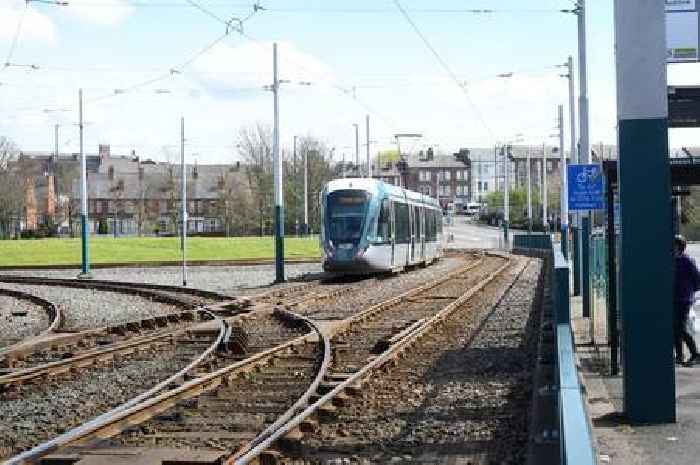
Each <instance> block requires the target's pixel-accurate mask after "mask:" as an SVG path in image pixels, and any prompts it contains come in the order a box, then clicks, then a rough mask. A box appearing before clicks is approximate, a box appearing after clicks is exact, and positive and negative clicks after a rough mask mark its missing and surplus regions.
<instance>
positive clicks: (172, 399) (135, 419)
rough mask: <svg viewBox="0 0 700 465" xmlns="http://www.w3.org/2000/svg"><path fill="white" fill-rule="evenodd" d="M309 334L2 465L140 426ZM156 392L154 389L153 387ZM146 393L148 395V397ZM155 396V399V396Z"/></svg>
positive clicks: (105, 416)
mask: <svg viewBox="0 0 700 465" xmlns="http://www.w3.org/2000/svg"><path fill="white" fill-rule="evenodd" d="M310 340H311V334H307V335H304V336H300V337H297V338H295V339H292V340H291V341H288V342H286V343H284V344H281V345H279V346H276V347H273V348H271V349H268V350H266V351H263V352H260V353H257V354H255V355H252V356H250V357H248V358H246V359H245V360H241V361H239V362H236V363H234V364H231V365H229V366H226V367H223V368H220V369H219V370H216V371H214V372H212V373H208V374H206V375H203V376H201V377H199V378H195V379H193V380H190V381H188V382H185V383H184V384H182V385H180V386H178V387H177V388H175V389H171V390H169V391H165V392H162V393H160V394H158V393H157V392H153V390H150V391H149V392H147V393H143V394H141V395H140V396H139V397H138V398H137V399H138V402H135V401H134V400H131V401H129V402H128V403H126V404H123V405H121V406H119V407H117V408H115V409H113V410H111V411H109V412H106V413H104V414H102V415H100V416H99V417H96V418H94V419H92V420H90V421H89V422H87V423H85V424H83V425H81V426H78V427H76V428H73V429H72V430H69V431H67V432H66V433H63V434H61V435H60V436H58V437H56V438H53V439H51V440H49V441H47V442H44V443H42V444H39V445H37V446H35V447H34V448H32V449H30V450H28V451H25V452H22V453H21V454H18V455H16V456H15V457H12V458H11V459H10V460H8V461H7V462H5V464H4V465H23V464H28V463H35V462H36V461H38V460H39V459H41V458H42V457H44V456H46V455H48V454H50V453H52V452H55V451H57V450H58V449H60V448H63V447H67V446H69V445H73V444H80V443H84V442H87V441H89V440H90V439H92V438H107V437H111V436H114V435H116V434H119V433H120V432H121V431H122V430H123V429H124V428H128V427H131V426H133V425H135V424H139V423H143V422H144V421H147V420H148V419H150V418H152V417H153V416H154V415H157V414H158V413H160V412H163V411H165V410H167V409H169V408H171V407H173V406H175V405H176V404H177V403H178V402H180V401H182V400H186V399H190V398H192V397H196V396H198V395H200V394H202V393H204V392H207V391H210V390H213V389H216V388H217V387H218V386H220V385H222V384H225V383H226V382H228V380H229V379H231V378H232V377H234V376H236V375H237V374H238V372H242V371H248V370H250V369H253V368H254V367H255V366H257V365H260V364H262V363H265V362H266V361H267V359H268V358H269V357H271V356H273V355H275V354H277V353H279V352H281V351H285V350H287V349H290V348H292V347H293V346H295V345H299V344H302V343H305V342H310ZM184 373H186V371H185V372H183V371H181V372H180V373H178V374H176V375H173V376H172V377H171V378H169V379H168V380H166V381H164V382H162V383H160V385H158V386H157V387H162V386H167V385H169V384H171V383H172V382H173V380H177V379H178V378H181V377H182V376H183V375H184ZM154 389H155V388H154ZM147 394H148V395H147ZM154 395H155V397H154Z"/></svg>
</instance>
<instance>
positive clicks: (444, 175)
mask: <svg viewBox="0 0 700 465" xmlns="http://www.w3.org/2000/svg"><path fill="white" fill-rule="evenodd" d="M451 177H452V176H451V173H450V170H442V171H440V181H449V180H450V179H451Z"/></svg>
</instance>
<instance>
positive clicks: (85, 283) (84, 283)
mask: <svg viewBox="0 0 700 465" xmlns="http://www.w3.org/2000/svg"><path fill="white" fill-rule="evenodd" d="M0 282H4V283H25V282H40V283H41V285H45V286H49V285H56V286H61V285H67V286H75V287H85V288H90V287H98V286H119V287H125V288H140V289H147V290H154V291H164V292H173V293H178V294H188V295H193V296H197V297H204V298H208V299H212V300H221V301H224V300H231V299H233V297H232V296H229V295H226V294H221V293H219V292H214V291H207V290H205V289H197V288H193V287H181V286H172V285H168V284H153V283H135V282H128V281H113V280H107V279H90V280H79V279H77V278H50V277H42V276H26V275H0Z"/></svg>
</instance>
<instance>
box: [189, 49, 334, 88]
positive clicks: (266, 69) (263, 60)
mask: <svg viewBox="0 0 700 465" xmlns="http://www.w3.org/2000/svg"><path fill="white" fill-rule="evenodd" d="M277 53H278V70H279V78H280V79H284V80H289V81H291V83H290V85H289V86H288V87H289V89H290V90H291V89H293V88H294V87H295V86H297V85H298V83H299V82H310V83H311V85H312V86H314V88H328V87H329V86H330V85H331V84H332V83H333V82H334V79H335V78H334V76H333V73H332V72H331V71H330V70H329V69H328V67H327V66H326V65H324V64H323V63H322V62H321V61H319V60H318V59H316V58H314V57H313V56H311V55H309V54H307V53H305V52H302V51H301V50H299V49H298V48H297V47H296V46H295V45H294V44H292V43H290V42H284V41H282V42H279V43H278V44H277ZM192 74H193V75H194V76H195V77H196V78H197V80H199V81H200V82H201V83H202V85H203V86H204V87H205V88H206V89H208V90H210V91H211V92H213V93H235V92H240V91H249V90H260V89H261V88H262V86H264V85H268V84H270V83H271V82H272V42H246V43H244V44H242V45H239V46H236V47H231V46H229V45H225V44H218V45H216V46H215V47H214V48H212V50H210V51H209V52H208V53H206V54H205V55H203V56H201V57H199V58H198V59H197V60H196V61H195V62H194V64H193V65H192Z"/></svg>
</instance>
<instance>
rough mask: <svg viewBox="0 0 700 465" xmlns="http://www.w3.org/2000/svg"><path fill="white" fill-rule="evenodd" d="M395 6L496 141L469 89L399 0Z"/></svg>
mask: <svg viewBox="0 0 700 465" xmlns="http://www.w3.org/2000/svg"><path fill="white" fill-rule="evenodd" d="M393 2H394V5H396V8H398V10H399V11H400V12H401V14H402V15H403V17H404V18H405V19H406V21H408V23H409V24H410V25H411V27H412V28H413V30H414V31H415V32H416V34H417V35H418V37H420V38H421V40H422V41H423V43H424V44H425V46H426V47H427V48H428V50H430V51H431V52H432V54H433V55H434V56H435V59H436V60H437V61H438V63H440V65H441V66H442V67H443V69H444V70H445V72H447V74H448V75H449V76H450V77H451V78H452V80H453V81H454V83H455V84H456V85H457V87H459V89H460V90H461V91H462V93H463V94H464V95H465V96H466V97H467V101H468V102H469V105H470V106H471V107H472V110H473V111H474V113H475V114H476V116H477V117H478V119H479V121H480V122H481V124H482V126H484V128H485V129H486V130H487V131H488V133H489V134H490V135H491V137H492V138H494V139H496V137H495V135H494V133H493V131H492V130H491V127H490V126H489V125H488V124H487V123H486V120H485V119H484V117H483V115H482V114H481V111H479V108H478V107H477V106H476V104H475V103H474V101H473V100H472V98H471V96H470V95H469V92H467V89H465V87H464V85H463V83H462V82H461V81H460V80H459V78H458V77H457V75H456V74H455V73H454V72H453V71H452V69H451V68H450V67H449V66H448V64H447V62H445V60H443V59H442V57H441V56H440V54H439V53H438V52H437V50H435V47H433V46H432V44H431V43H430V41H429V40H428V38H427V37H426V36H425V35H424V34H423V33H422V32H421V30H420V29H419V28H418V26H417V25H416V23H415V22H413V19H411V17H410V16H409V15H408V13H407V12H406V10H405V9H404V8H403V6H402V5H401V3H400V2H399V0H393Z"/></svg>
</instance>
